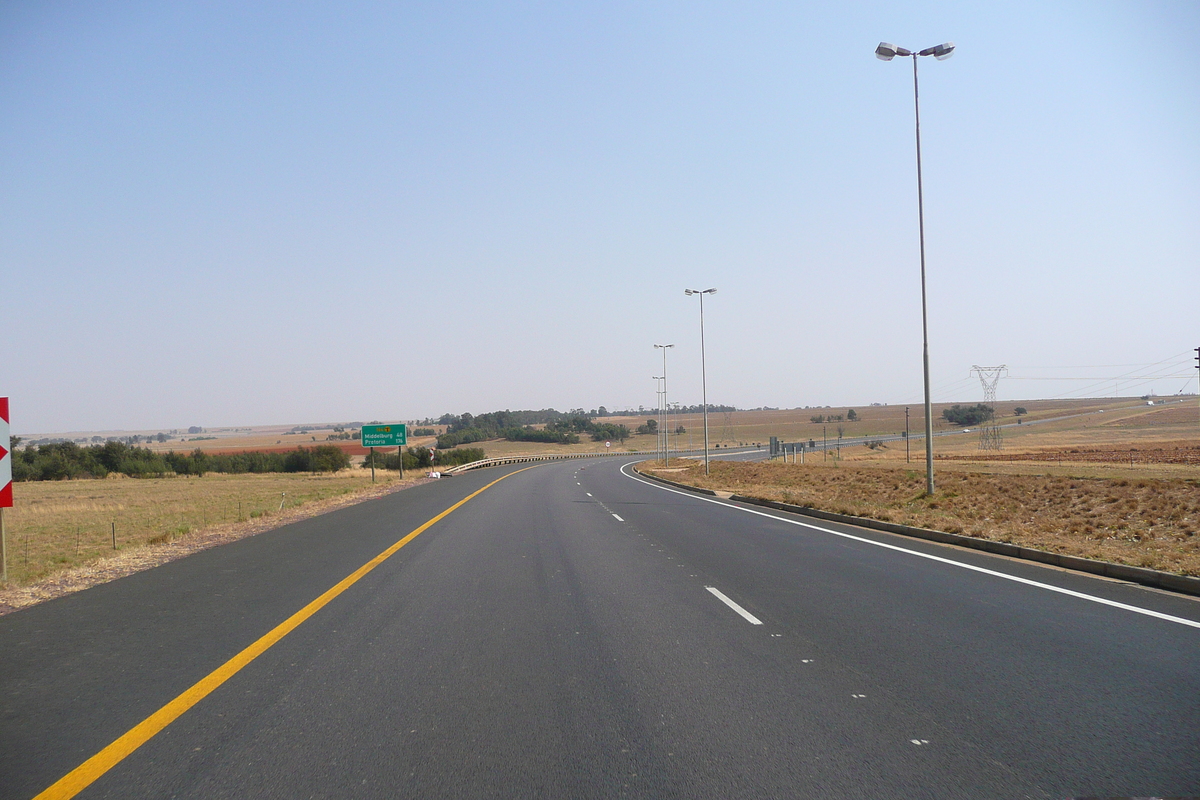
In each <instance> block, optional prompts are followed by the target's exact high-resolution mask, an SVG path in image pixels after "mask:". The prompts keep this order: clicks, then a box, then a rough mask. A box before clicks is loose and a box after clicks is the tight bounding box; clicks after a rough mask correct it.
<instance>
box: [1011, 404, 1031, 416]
mask: <svg viewBox="0 0 1200 800" xmlns="http://www.w3.org/2000/svg"><path fill="white" fill-rule="evenodd" d="M1013 413H1014V414H1016V415H1017V416H1018V417H1023V416H1025V415H1026V414H1028V413H1029V411H1027V410H1026V409H1025V406H1017V407H1016V408H1014V409H1013Z"/></svg>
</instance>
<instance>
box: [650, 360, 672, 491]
mask: <svg viewBox="0 0 1200 800" xmlns="http://www.w3.org/2000/svg"><path fill="white" fill-rule="evenodd" d="M654 346H655V347H656V348H660V349H661V350H662V351H663V391H662V404H663V422H664V423H666V426H667V427H665V428H663V466H664V467H669V466H671V463H670V462H671V440H670V439H669V438H667V437H669V436H670V433H669V429H670V426H671V407H670V406H669V405H667V350H668V349H669V348H672V347H674V346H675V345H673V344H656V345H654Z"/></svg>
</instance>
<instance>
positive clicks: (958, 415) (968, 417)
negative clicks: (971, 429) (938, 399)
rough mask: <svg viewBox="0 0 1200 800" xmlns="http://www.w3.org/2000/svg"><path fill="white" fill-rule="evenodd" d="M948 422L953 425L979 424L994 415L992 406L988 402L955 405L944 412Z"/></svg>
mask: <svg viewBox="0 0 1200 800" xmlns="http://www.w3.org/2000/svg"><path fill="white" fill-rule="evenodd" d="M942 416H943V417H944V418H945V419H946V421H947V422H949V423H951V424H953V425H979V424H980V423H982V422H986V421H987V420H989V419H991V418H992V416H993V411H992V407H991V406H989V405H987V404H986V403H976V404H975V405H973V406H962V405H957V404H956V405H953V406H950V408H947V409H946V410H944V411H943V412H942Z"/></svg>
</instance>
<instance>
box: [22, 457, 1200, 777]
mask: <svg viewBox="0 0 1200 800" xmlns="http://www.w3.org/2000/svg"><path fill="white" fill-rule="evenodd" d="M622 463H623V462H622V461H621V460H619V459H597V460H595V461H569V462H560V463H550V464H544V465H540V466H536V467H533V468H528V467H525V468H518V467H512V468H498V469H490V470H480V471H478V472H474V473H468V474H466V475H464V476H460V477H457V478H454V479H447V480H442V481H439V482H437V483H433V484H429V485H427V486H423V487H419V488H417V489H413V490H409V491H405V492H401V493H398V494H395V495H391V496H389V497H386V498H383V499H380V500H375V501H370V502H367V503H364V504H361V505H358V506H355V507H352V508H348V509H344V510H342V511H338V512H334V513H330V514H327V515H324V516H321V517H317V518H314V519H311V520H308V521H305V522H302V523H298V524H295V525H290V526H287V527H285V528H281V529H278V530H275V531H271V532H268V533H265V534H261V535H259V536H257V537H254V538H252V539H247V540H243V541H242V542H238V543H235V544H230V545H227V546H224V547H220V548H216V549H213V550H209V551H205V552H203V553H198V554H196V555H193V556H190V557H188V558H186V559H182V560H180V561H177V562H174V563H172V564H168V565H166V566H163V567H160V568H158V569H155V570H151V571H148V572H145V573H141V574H139V575H135V576H131V577H129V578H125V579H122V580H119V581H115V582H113V583H111V584H107V585H105V586H100V587H96V588H94V589H91V590H88V591H86V592H81V593H78V594H76V595H72V596H68V597H64V598H61V599H58V600H55V601H51V602H48V603H45V604H42V605H40V606H36V607H33V608H29V609H26V610H23V611H20V612H16V613H13V614H9V615H7V616H5V617H0V653H2V654H3V655H2V656H0V797H3V798H10V797H11V798H28V797H33V796H35V795H37V794H38V793H39V792H41V791H42V790H44V789H46V788H47V787H50V786H51V785H52V784H55V782H56V781H58V780H59V779H60V778H64V776H66V781H65V783H64V784H61V785H60V786H61V787H62V788H63V793H62V794H61V795H60V796H76V795H75V793H76V792H77V791H78V794H77V796H79V797H86V798H99V797H109V798H138V797H148V798H149V797H153V798H165V797H187V798H224V797H230V798H234V797H236V798H244V797H287V798H293V797H338V798H345V797H421V798H425V797H530V798H540V797H546V798H551V797H553V798H559V797H573V798H574V797H579V798H587V797H620V796H630V797H948V798H949V797H954V798H962V797H1006V798H1007V797H1072V796H1121V795H1142V796H1146V795H1152V794H1157V795H1176V796H1178V795H1196V794H1200V603H1197V602H1196V601H1194V600H1190V599H1186V598H1181V597H1177V596H1173V595H1170V594H1166V593H1162V592H1156V591H1152V590H1148V589H1144V588H1141V587H1137V586H1132V585H1127V584H1123V583H1118V582H1112V581H1103V580H1098V579H1095V578H1091V577H1088V576H1081V575H1075V574H1072V573H1067V572H1062V571H1058V570H1053V569H1048V568H1044V567H1040V566H1037V565H1033V564H1026V563H1021V562H1015V561H1010V560H1007V559H1002V558H996V557H993V556H988V555H986V554H982V553H975V552H963V551H959V550H956V549H953V548H948V547H944V546H940V545H936V544H932V543H926V542H919V541H910V540H906V539H903V538H900V537H893V536H889V535H887V534H882V533H878V532H869V531H864V530H859V529H854V528H850V527H847V526H839V525H834V524H828V523H821V524H819V525H814V524H812V523H811V522H809V521H807V520H801V519H800V518H796V517H789V516H788V515H786V514H782V513H775V512H764V511H763V510H762V509H749V508H739V507H737V506H736V504H732V503H728V502H727V501H719V502H717V501H714V500H713V499H712V498H701V497H698V496H694V495H690V494H683V493H678V492H674V491H670V490H668V489H665V488H663V487H660V486H657V485H652V484H648V483H646V482H644V481H641V480H638V479H635V478H633V477H630V476H628V475H627V474H625V473H624V472H622V471H621V470H620V467H621V464H622ZM505 475H507V476H508V477H505V478H504V479H503V480H501V481H500V482H498V483H495V484H494V485H492V486H491V487H490V488H488V489H486V491H483V492H482V493H481V494H478V495H477V496H475V497H474V498H472V499H470V500H469V501H467V502H466V503H465V504H462V505H461V506H459V507H458V508H456V509H455V510H453V511H451V512H450V513H449V514H445V515H444V516H442V517H441V518H440V519H439V520H438V521H436V522H435V523H434V524H432V525H430V526H428V527H427V528H426V529H424V530H423V531H422V532H421V533H420V534H419V535H417V536H416V537H415V538H411V539H410V540H409V541H408V542H407V543H406V544H404V545H403V546H402V547H401V548H400V549H398V550H396V551H395V552H394V554H392V555H391V556H390V557H388V558H386V559H385V560H382V561H380V562H378V564H377V566H375V567H374V568H373V569H371V570H370V571H368V572H366V573H365V574H361V575H359V577H358V578H357V580H356V581H355V582H353V583H351V584H349V585H346V584H342V587H341V589H340V591H337V592H336V593H334V594H332V595H331V596H327V597H326V599H325V601H324V604H323V605H321V606H320V607H319V608H315V609H313V608H310V609H309V611H307V612H304V613H303V614H302V615H301V616H302V619H301V620H300V621H299V622H296V619H295V618H294V617H293V615H295V614H296V613H297V612H299V611H301V610H302V609H304V608H305V607H306V606H307V605H308V604H310V603H311V602H312V601H313V600H314V599H315V598H318V597H320V596H321V595H322V594H323V593H326V592H328V590H330V589H331V588H333V587H335V586H337V585H338V584H339V582H340V581H343V580H344V579H345V578H347V576H350V575H352V573H355V570H357V569H358V568H360V567H362V566H363V565H364V564H367V563H368V562H370V561H371V560H372V559H373V558H375V557H376V556H377V555H379V554H380V553H382V552H383V551H384V550H385V549H387V548H389V547H391V546H393V545H395V544H396V543H397V542H399V541H400V540H401V539H402V538H403V537H406V535H408V534H410V533H411V532H413V531H414V530H417V529H420V528H421V527H422V526H423V525H425V523H427V522H429V521H430V520H431V519H434V518H436V517H438V516H439V515H440V514H443V512H445V511H446V510H447V509H449V508H451V507H453V506H454V505H455V504H456V503H458V502H459V501H461V500H462V499H463V498H465V497H467V496H468V495H470V494H471V493H473V492H475V491H476V490H478V489H480V488H482V487H484V486H486V485H487V484H489V483H491V482H493V481H495V480H496V479H497V478H500V477H502V476H505ZM722 598H725V599H722ZM726 599H727V600H728V601H729V603H731V604H733V605H730V604H727V603H726V602H725V600H726ZM735 606H736V607H735ZM1147 612H1149V613H1147ZM1153 614H1156V615H1158V616H1153ZM289 618H292V623H289V627H288V628H287V630H286V631H285V632H284V633H283V635H278V630H277V626H280V625H281V624H282V623H285V621H287V620H289ZM756 623H757V624H756ZM1189 623H1190V624H1189ZM272 630H277V634H276V637H275V639H274V640H271V641H268V642H267V643H266V644H263V637H264V636H266V635H268V634H270V632H271V631H272ZM272 641H273V643H272ZM256 643H258V648H259V650H261V654H259V655H257V657H255V658H253V659H252V660H248V662H247V663H244V664H242V663H240V662H238V663H236V664H234V666H228V665H229V663H230V660H231V659H235V657H236V656H238V654H239V653H242V652H243V651H244V650H245V649H246V648H248V647H254V646H255V644H256ZM223 665H225V666H223ZM214 674H218V675H219V676H220V677H221V678H222V679H223V682H220V681H215V680H211V679H210V681H209V683H210V684H212V685H206V684H204V683H203V681H204V679H206V676H212V675H214ZM198 682H201V684H200V688H199V689H191V690H190V687H194V686H196V685H197V683H198ZM181 697H182V698H183V699H182V700H177V699H176V698H181ZM173 701H174V704H173V705H172V702H173ZM164 708H165V709H168V710H171V709H173V711H172V712H171V714H169V715H168V716H169V717H170V719H169V720H168V721H167V722H166V723H165V724H164V725H163V727H162V729H161V730H160V731H158V732H157V733H154V732H153V731H151V732H150V733H149V734H145V735H142V736H141V738H142V739H144V743H142V744H140V746H124V747H123V748H120V747H119V748H117V749H118V750H123V751H128V752H118V753H114V751H113V748H110V747H109V746H110V745H111V744H112V743H114V742H115V741H117V742H129V741H132V740H131V739H129V738H128V737H127V738H124V739H122V738H120V737H123V736H125V735H126V734H127V732H129V731H131V730H132V731H134V732H135V733H137V732H138V731H144V730H145V728H144V727H143V728H139V727H138V726H139V723H143V721H144V720H147V719H164V717H162V715H163V714H164V713H166V712H164V711H163V709H164ZM176 712H177V713H176ZM156 713H157V714H158V715H159V716H158V717H155V716H154V715H155V714H156ZM130 735H132V734H130ZM134 738H135V739H136V738H137V737H136V736H135V737H134ZM106 748H109V749H107V750H106ZM97 754H99V757H98V758H95V759H94V758H93V757H96V756H97ZM88 759H93V761H92V762H91V764H92V765H93V766H94V767H95V769H93V770H92V771H91V773H90V775H89V776H88V777H85V778H81V777H79V776H80V775H81V773H80V772H78V771H77V768H78V767H80V765H81V764H84V762H87V761H88ZM93 778H94V781H93V780H92V779H93Z"/></svg>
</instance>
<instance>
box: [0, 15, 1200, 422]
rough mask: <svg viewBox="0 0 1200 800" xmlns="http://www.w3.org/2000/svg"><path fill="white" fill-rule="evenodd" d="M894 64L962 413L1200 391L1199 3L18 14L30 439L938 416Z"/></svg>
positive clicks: (1, 73) (5, 246)
mask: <svg viewBox="0 0 1200 800" xmlns="http://www.w3.org/2000/svg"><path fill="white" fill-rule="evenodd" d="M881 40H886V41H890V42H895V43H896V44H899V45H901V46H906V47H909V48H914V49H918V48H922V47H926V46H929V45H933V44H937V43H940V42H944V41H947V40H951V41H954V42H955V43H956V44H957V47H958V49H957V50H956V52H955V54H954V57H953V58H951V59H949V60H947V61H944V62H937V61H934V60H933V59H922V60H921V64H920V70H921V71H920V75H921V98H922V104H921V114H922V143H923V154H924V177H925V207H926V240H927V252H928V276H929V309H930V342H931V359H932V373H933V386H934V400H935V401H948V400H954V401H976V400H980V399H982V389H981V388H980V386H979V383H978V381H977V380H975V379H973V378H970V376H969V371H970V369H971V366H972V365H973V364H981V365H985V366H990V365H995V364H1001V363H1005V364H1007V365H1008V366H1009V369H1010V373H1011V377H1010V378H1008V379H1006V380H1004V381H1002V382H1001V385H1000V391H999V395H1000V397H1001V398H1002V399H1004V398H1009V399H1016V398H1021V399H1026V398H1036V397H1058V396H1076V395H1080V394H1082V395H1088V396H1094V395H1111V394H1113V393H1114V392H1116V391H1119V392H1120V393H1121V394H1143V393H1147V392H1151V391H1153V392H1157V393H1159V394H1173V393H1176V392H1178V391H1180V390H1181V389H1185V388H1187V389H1188V390H1189V391H1192V392H1195V391H1196V385H1197V384H1196V377H1195V376H1196V371H1195V370H1194V369H1192V368H1191V365H1192V364H1193V363H1194V362H1192V361H1191V360H1190V359H1191V357H1192V356H1193V355H1194V353H1192V352H1191V348H1193V347H1197V346H1200V325H1198V324H1197V320H1198V319H1200V191H1198V190H1197V187H1200V146H1198V145H1200V61H1197V58H1196V43H1197V41H1200V5H1197V4H1196V3H1195V2H1194V0H1180V1H1179V2H1156V1H1155V0H1142V1H1141V2H1095V1H1094V0H1086V1H1085V0H1080V1H1079V2H1066V1H1064V0H1037V1H1036V2H1027V1H1026V0H1017V1H1016V2H1007V3H968V2H940V3H939V2H912V3H906V2H858V3H837V4H835V3H810V4H802V3H795V2H783V3H755V4H746V3H733V2H706V3H694V2H687V3H683V2H680V3H661V2H648V3H647V2H627V3H622V2H610V3H591V4H582V3H568V4H560V3H530V2H505V3H496V2H480V3H460V2H444V3H378V4H373V3H365V2H339V3H278V4H270V3H256V2H248V3H247V2H237V3H233V2H214V3H203V4H199V3H187V2H183V3H159V2H141V3H134V2H122V3H118V2H110V3H83V2H19V1H17V0H10V1H9V2H6V3H4V4H3V5H0V109H3V110H2V111H0V319H3V320H4V323H5V324H4V326H3V334H2V337H0V395H8V396H11V398H12V414H13V429H14V433H18V434H20V433H34V432H37V433H49V432H57V431H71V430H109V429H128V430H132V429H145V428H149V429H157V428H174V427H181V426H188V425H203V426H221V425H249V424H264V423H271V422H311V421H331V420H363V419H381V420H394V419H408V418H418V417H424V416H431V415H432V416H436V415H439V414H441V413H443V412H446V411H451V412H455V413H458V412H462V411H471V412H473V413H478V412H483V411H490V410H495V409H499V408H513V409H516V408H530V407H535V408H541V407H547V406H552V407H556V408H559V409H567V408H570V407H576V406H582V407H585V408H593V407H596V406H598V405H606V406H608V407H609V408H614V407H624V406H637V405H638V404H639V403H640V404H643V405H646V406H651V407H652V406H654V405H655V394H654V388H655V386H654V382H653V381H652V380H651V376H652V375H657V374H659V372H660V370H661V364H662V362H661V355H660V352H659V351H656V350H655V349H654V348H653V344H654V343H656V342H657V343H667V342H670V343H674V344H675V345H676V347H675V348H674V349H673V350H672V351H671V354H670V356H669V358H670V362H669V365H668V371H669V377H670V393H671V399H673V400H677V401H680V402H683V403H698V402H699V401H700V347H699V321H698V316H699V314H698V312H699V309H698V304H697V302H696V300H695V299H694V298H688V297H685V296H684V294H683V290H684V289H685V288H687V287H692V288H708V287H710V286H715V287H717V288H718V289H719V292H718V293H717V294H716V295H715V296H713V297H712V298H711V299H709V300H706V302H705V315H706V323H707V344H708V358H707V364H708V376H709V381H708V397H709V400H710V401H711V402H719V403H732V404H736V405H738V406H741V407H754V406H759V405H764V404H765V405H770V406H779V407H794V406H804V405H818V404H819V405H825V404H829V405H834V406H837V405H848V404H865V403H871V402H886V403H913V404H918V403H920V401H921V398H922V389H921V326H920V282H919V261H918V248H917V209H916V164H915V161H916V159H915V147H914V137H913V103H912V99H913V98H912V70H911V62H910V60H904V59H897V60H896V61H893V62H890V63H885V62H882V61H879V60H877V59H876V58H875V57H874V55H873V51H874V48H875V46H876V45H877V44H878V43H879V42H880V41H881ZM1150 375H1161V376H1164V377H1162V378H1160V379H1159V380H1155V381H1147V380H1142V378H1143V376H1150ZM1119 376H1126V378H1127V379H1126V380H1125V381H1123V382H1118V381H1116V380H1115V379H1116V378H1118V377H1119ZM1068 378H1069V379H1072V380H1067V379H1068ZM1078 378H1096V382H1095V383H1094V384H1093V383H1090V382H1088V381H1085V380H1075V379H1078ZM1134 378H1137V379H1138V380H1134ZM1189 381H1190V382H1189Z"/></svg>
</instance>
